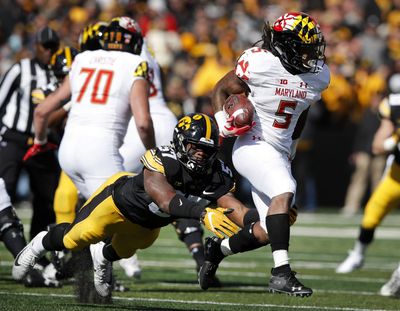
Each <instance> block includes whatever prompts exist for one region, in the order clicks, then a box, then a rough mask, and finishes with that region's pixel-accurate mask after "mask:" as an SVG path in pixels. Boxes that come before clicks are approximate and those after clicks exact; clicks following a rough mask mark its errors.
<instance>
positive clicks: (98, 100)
mask: <svg viewBox="0 0 400 311" xmlns="http://www.w3.org/2000/svg"><path fill="white" fill-rule="evenodd" d="M95 72H96V69H94V68H82V69H81V72H80V73H85V74H87V76H86V79H85V82H84V83H83V85H82V88H81V90H80V91H79V96H78V98H77V100H76V101H77V102H78V103H80V101H81V100H82V97H83V95H84V94H85V92H86V89H87V87H88V85H89V83H90V81H91V79H92V77H93V75H94V73H95ZM113 76H114V71H112V70H106V69H100V70H97V73H96V78H95V81H94V85H93V91H92V94H91V96H90V102H91V103H92V104H100V105H104V104H106V103H107V100H108V94H109V92H110V87H111V82H112V79H113ZM103 78H105V79H106V81H105V84H104V87H103V90H99V86H100V82H101V81H102V80H103Z"/></svg>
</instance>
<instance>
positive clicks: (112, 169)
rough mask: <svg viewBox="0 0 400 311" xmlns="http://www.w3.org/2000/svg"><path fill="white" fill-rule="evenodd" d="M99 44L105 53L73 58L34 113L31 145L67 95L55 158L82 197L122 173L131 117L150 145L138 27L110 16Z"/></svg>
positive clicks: (144, 65) (40, 140)
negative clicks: (68, 105)
mask: <svg viewBox="0 0 400 311" xmlns="http://www.w3.org/2000/svg"><path fill="white" fill-rule="evenodd" d="M103 40H104V50H95V51H84V52H82V53H80V54H78V55H77V56H76V57H75V60H74V62H73V64H72V68H71V71H70V73H69V77H68V78H67V79H66V80H65V81H64V83H63V84H62V85H61V86H60V88H58V89H57V91H56V92H54V93H53V94H50V95H49V96H48V97H47V98H46V100H45V101H44V104H43V109H37V110H36V111H35V120H34V124H35V129H36V136H35V143H36V144H43V143H44V142H45V141H46V123H47V120H46V119H47V116H48V114H49V112H51V111H52V110H54V108H57V107H58V105H59V102H61V101H62V100H63V99H65V98H68V97H69V96H71V103H72V105H71V110H70V112H69V115H68V121H67V124H66V127H65V131H64V136H63V139H62V141H61V145H60V150H59V160H60V164H61V167H62V168H63V170H64V171H65V172H66V173H67V175H68V176H69V177H71V179H72V180H73V182H74V184H75V185H76V186H77V188H78V190H79V192H80V193H81V194H82V196H83V197H85V198H89V197H90V195H91V194H92V193H93V192H94V191H95V190H96V189H97V187H98V186H99V185H101V184H102V183H103V182H104V181H105V180H106V179H107V178H108V177H110V176H111V175H112V174H114V173H116V172H119V171H123V170H124V167H123V159H122V156H121V154H120V153H119V148H120V147H121V145H122V142H123V138H124V136H125V134H126V129H127V126H128V122H129V119H130V117H131V116H132V114H133V116H134V118H135V121H136V127H137V130H138V132H139V136H140V138H141V140H142V142H143V144H144V145H145V147H146V148H147V149H150V148H152V147H154V146H155V138H154V129H153V122H152V119H151V115H150V109H149V104H148V93H149V82H148V64H147V62H146V61H145V60H144V59H143V58H141V57H140V56H139V53H140V51H141V48H142V44H143V37H142V34H141V32H140V28H139V27H138V25H137V23H136V22H135V21H134V20H132V19H131V18H128V17H118V18H114V19H112V21H111V22H110V24H109V26H108V27H107V30H106V31H105V33H104V38H103ZM46 102H47V104H46Z"/></svg>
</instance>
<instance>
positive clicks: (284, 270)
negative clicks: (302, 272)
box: [271, 264, 292, 275]
mask: <svg viewBox="0 0 400 311" xmlns="http://www.w3.org/2000/svg"><path fill="white" fill-rule="evenodd" d="M291 271H292V269H291V268H290V265H289V264H287V265H283V266H279V267H276V268H273V269H272V270H271V274H272V275H278V274H287V273H290V272H291Z"/></svg>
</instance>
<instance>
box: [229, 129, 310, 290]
mask: <svg viewBox="0 0 400 311" xmlns="http://www.w3.org/2000/svg"><path fill="white" fill-rule="evenodd" d="M232 160H233V164H234V166H235V168H236V170H237V171H238V172H239V174H241V175H242V176H244V177H245V178H247V179H248V180H249V182H250V183H251V185H252V187H253V189H255V190H256V191H257V192H258V196H259V197H260V200H259V201H258V203H255V205H256V207H257V210H258V212H259V214H260V222H261V224H262V225H263V218H264V217H263V216H262V215H264V214H266V217H265V230H266V231H267V232H268V235H269V239H270V244H271V250H272V255H273V259H274V268H273V269H272V271H271V274H272V277H271V280H270V283H269V289H270V291H273V292H282V293H286V294H289V295H295V296H310V295H311V294H312V290H311V289H310V288H307V287H305V286H304V285H303V284H301V283H300V282H299V281H298V280H297V278H296V277H295V273H294V272H293V271H292V270H291V267H290V265H289V255H288V249H289V239H290V229H289V227H290V219H289V210H290V207H291V206H292V205H293V203H294V202H293V198H294V195H295V192H296V181H295V180H294V178H293V176H292V173H291V165H290V161H289V160H288V156H287V155H286V154H285V153H282V152H279V151H277V150H276V149H275V148H274V147H272V146H271V145H269V144H267V143H266V142H263V141H259V140H253V137H252V136H250V135H246V136H243V137H240V138H239V139H237V140H236V142H235V144H234V147H233V154H232ZM276 180H279V182H276ZM278 285H279V286H278Z"/></svg>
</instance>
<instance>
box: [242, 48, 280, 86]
mask: <svg viewBox="0 0 400 311" xmlns="http://www.w3.org/2000/svg"><path fill="white" fill-rule="evenodd" d="M273 58H274V56H273V55H272V54H271V53H270V52H268V51H267V50H264V49H261V48H259V47H253V48H251V49H247V50H245V51H244V52H243V53H242V55H241V56H240V57H239V59H238V60H237V62H236V67H235V73H236V75H237V76H238V77H239V78H240V79H242V80H244V81H248V80H251V79H252V78H253V77H252V75H253V74H254V73H255V72H260V71H268V68H269V67H270V66H271V62H272V59H273Z"/></svg>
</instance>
